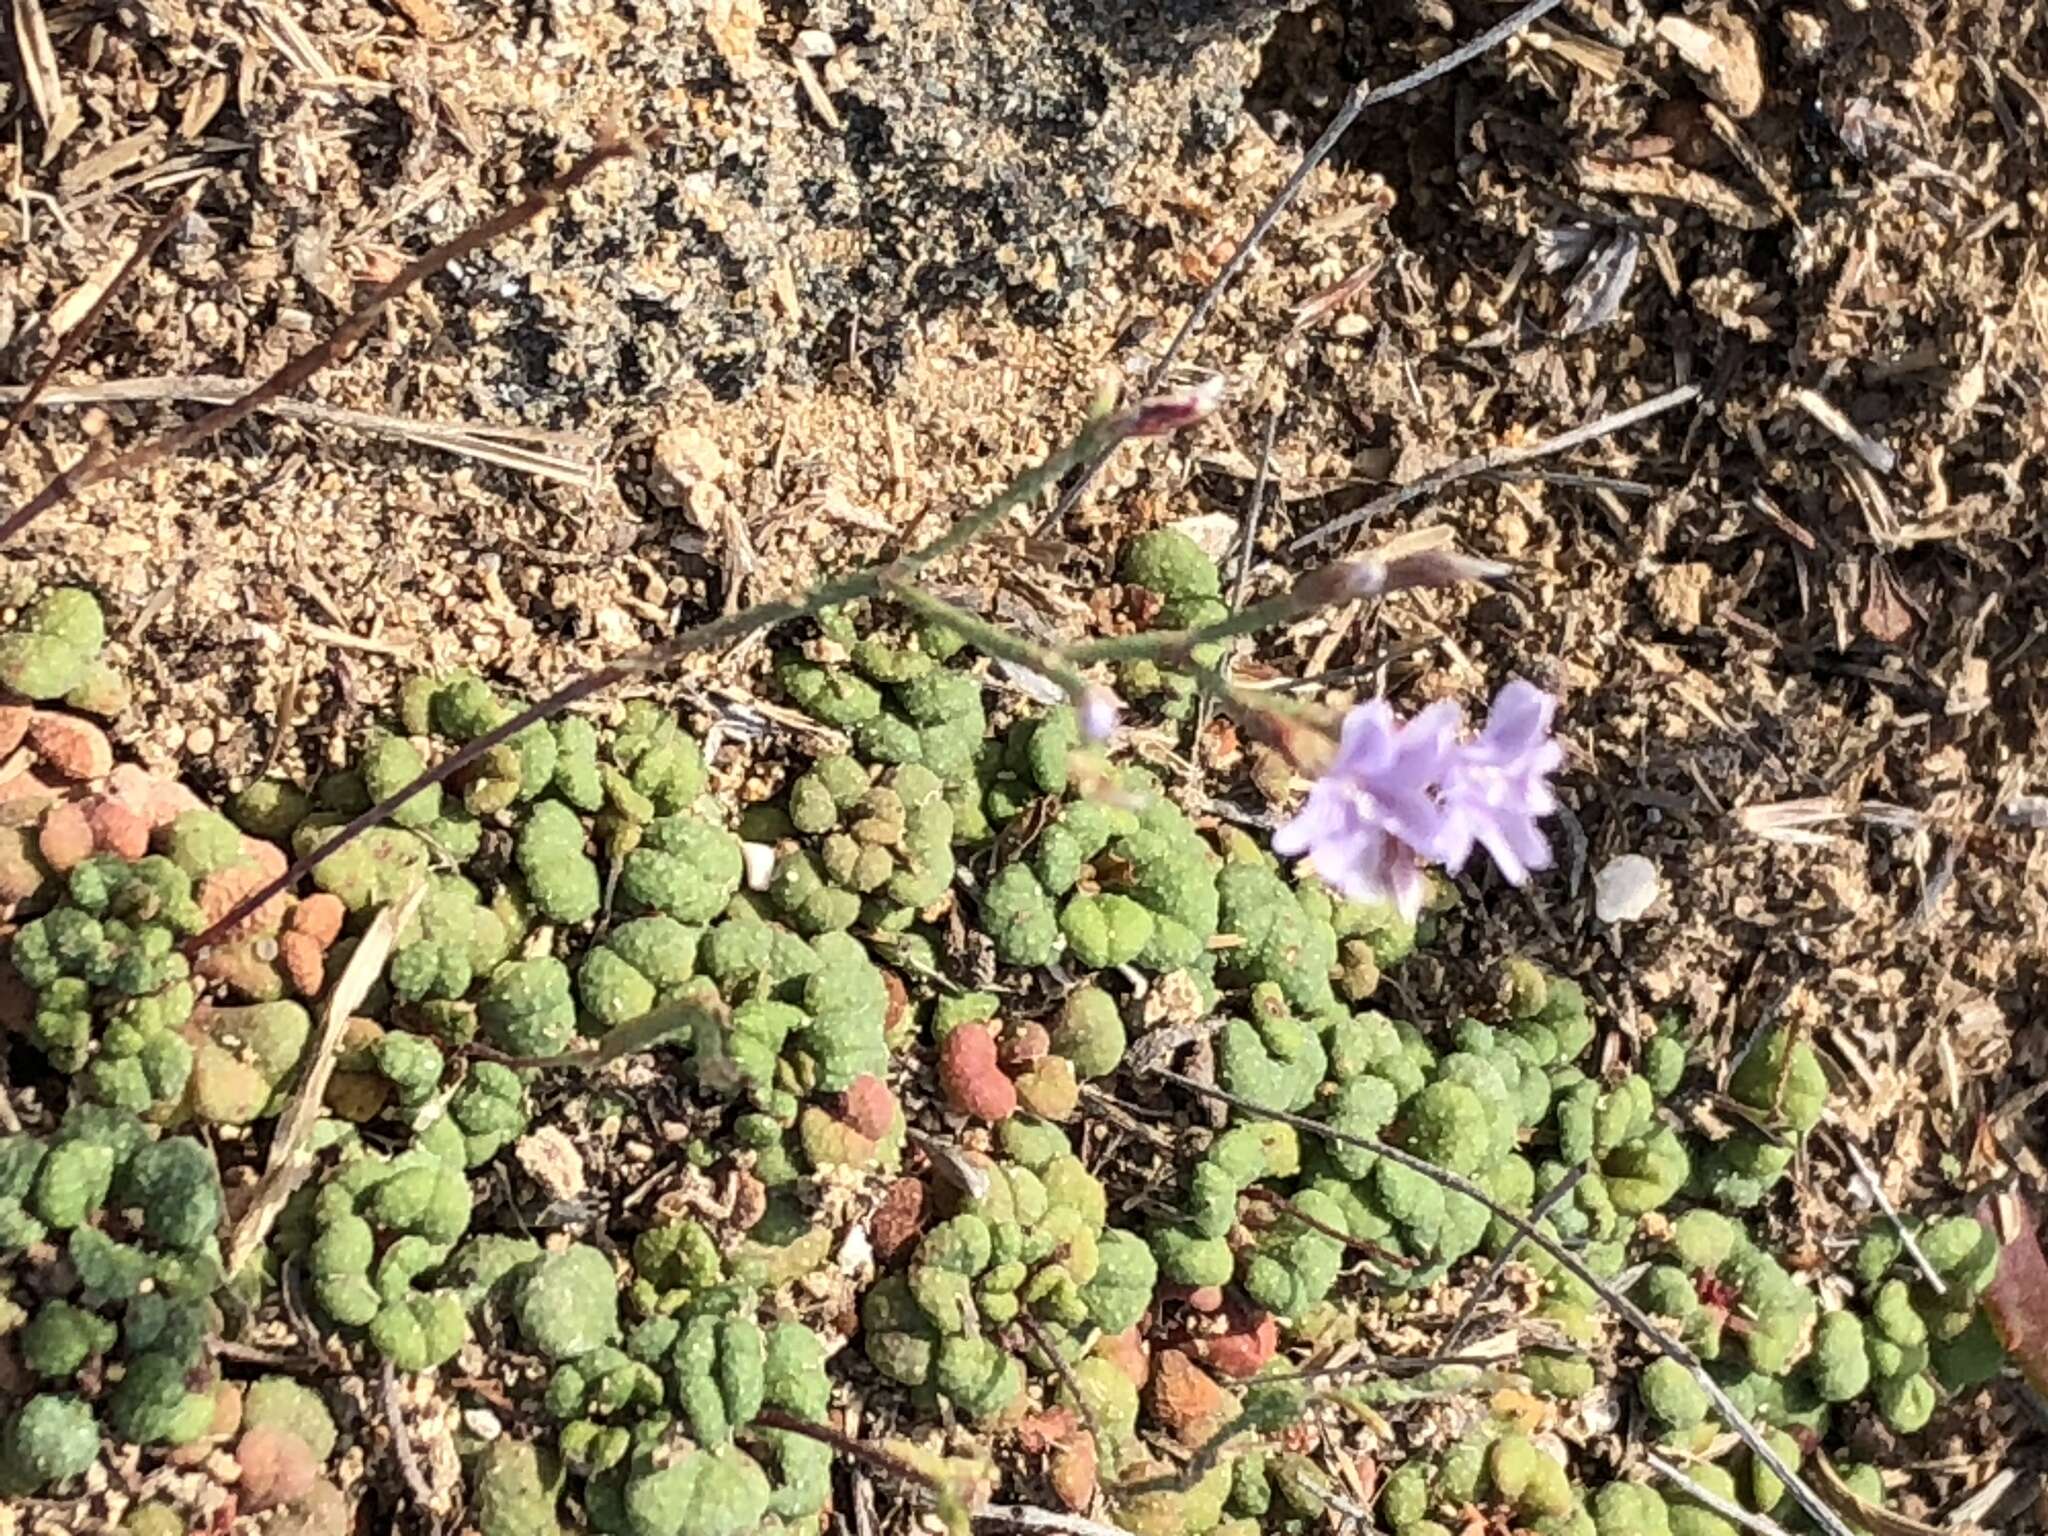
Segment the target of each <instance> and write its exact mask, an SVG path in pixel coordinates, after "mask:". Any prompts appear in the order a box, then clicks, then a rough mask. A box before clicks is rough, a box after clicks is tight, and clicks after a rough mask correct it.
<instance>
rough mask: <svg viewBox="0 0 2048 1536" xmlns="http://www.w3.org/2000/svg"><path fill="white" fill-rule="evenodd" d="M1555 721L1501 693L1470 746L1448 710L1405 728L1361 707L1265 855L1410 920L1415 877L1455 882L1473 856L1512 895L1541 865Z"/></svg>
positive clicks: (1550, 705) (1548, 703)
mask: <svg viewBox="0 0 2048 1536" xmlns="http://www.w3.org/2000/svg"><path fill="white" fill-rule="evenodd" d="M1556 710H1557V701H1556V700H1555V699H1553V698H1552V697H1551V696H1550V695H1549V694H1546V693H1544V692H1543V691H1542V690H1541V689H1538V688H1535V687H1533V686H1531V685H1530V684H1528V683H1524V682H1519V681H1518V682H1514V683H1510V684H1509V685H1508V686H1507V687H1506V688H1503V689H1502V690H1501V692H1500V696H1499V697H1498V698H1497V699H1496V700H1495V701H1494V706H1493V710H1492V713H1491V714H1490V715H1489V717H1488V719H1487V723H1486V728H1485V729H1484V730H1483V731H1482V732H1481V733H1480V734H1479V736H1478V737H1477V738H1475V739H1469V740H1468V739H1465V738H1464V737H1463V735H1462V726H1463V723H1464V719H1463V713H1462V711H1460V710H1459V708H1458V706H1457V705H1456V704H1453V703H1449V702H1444V703H1438V704H1432V705H1430V706H1429V707H1428V708H1427V709H1425V710H1423V711H1422V713H1421V714H1419V715H1417V716H1416V717H1415V718H1414V719H1412V720H1408V721H1405V722H1403V721H1400V720H1397V719H1396V718H1395V715H1394V712H1393V709H1392V707H1391V706H1389V705H1388V704H1387V702H1386V701H1385V700H1384V699H1373V700H1370V701H1368V702H1366V703H1364V704H1360V705H1358V706H1357V707H1356V708H1354V709H1353V710H1352V711H1351V713H1350V714H1349V715H1347V716H1346V717H1345V720H1344V728H1343V732H1342V736H1341V738H1340V740H1339V742H1338V746H1337V756H1336V759H1335V761H1334V762H1332V764H1331V765H1330V767H1329V769H1328V770H1327V771H1326V772H1325V773H1324V774H1323V776H1322V777H1321V778H1320V779H1318V780H1317V781H1316V783H1315V785H1314V786H1313V787H1312V788H1311V789H1310V791H1309V797H1308V803H1307V804H1306V805H1304V806H1303V807H1302V809H1301V811H1300V813H1299V814H1298V815H1297V816H1295V817H1294V819H1293V820H1292V821H1290V822H1288V823H1287V824H1286V825H1285V826H1283V827H1281V828H1280V829H1279V830H1278V831H1277V832H1275V833H1274V834H1273V849H1274V851H1275V852H1276V853H1279V854H1282V855H1284V856H1286V857H1289V858H1294V857H1299V856H1302V855H1304V854H1305V855H1306V856H1307V857H1308V861H1309V866H1310V868H1312V869H1313V870H1314V871H1315V872H1316V874H1317V875H1318V876H1320V877H1321V878H1322V880H1323V881H1324V882H1325V883H1326V884H1328V885H1330V886H1332V887H1333V888H1334V889H1336V890H1338V891H1340V892H1342V893H1343V894H1344V895H1346V896H1349V897H1351V898H1353V899H1354V900H1360V901H1383V902H1389V903H1391V904H1392V905H1393V906H1394V907H1395V908H1396V909H1397V910H1399V911H1400V912H1401V913H1402V914H1403V915H1404V916H1406V917H1410V918H1412V917H1414V916H1415V915H1416V913H1417V912H1419V911H1420V910H1421V907H1422V897H1423V891H1424V888H1425V881H1424V876H1423V866H1424V865H1425V864H1441V865H1443V866H1444V867H1446V868H1448V869H1451V870H1457V869H1459V868H1461V867H1463V865H1464V864H1465V861H1466V860H1467V859H1469V858H1470V857H1471V855H1472V850H1473V848H1474V847H1475V846H1479V847H1484V848H1485V849H1486V851H1487V852H1488V853H1489V854H1491V855H1492V856H1493V859H1494V862H1495V863H1496V864H1498V865H1499V866H1500V870H1501V873H1502V874H1503V875H1505V876H1506V877H1507V878H1508V880H1509V881H1511V882H1512V883H1514V884H1516V885H1520V884H1521V883H1522V882H1523V881H1525V880H1526V879H1527V878H1528V876H1529V872H1530V871H1531V870H1536V869H1541V868H1543V867H1544V866H1545V865H1547V864H1548V863H1549V862H1550V845H1549V843H1548V842H1546V841H1545V839H1544V837H1543V834H1542V832H1541V831H1540V830H1539V828H1538V827H1537V821H1538V820H1539V819H1540V818H1541V817H1543V816H1546V815H1548V814H1549V813H1550V812H1551V811H1553V810H1555V809H1556V808H1557V800H1556V797H1555V796H1554V795H1553V794H1552V793H1551V789H1550V783H1549V776H1550V774H1551V773H1552V772H1553V771H1555V769H1556V768H1557V766H1558V764H1559V763H1560V762H1561V761H1562V760H1563V751H1562V749H1561V748H1560V747H1559V746H1558V745H1557V743H1556V742H1555V741H1554V740H1552V739H1551V735H1550V722H1551V718H1552V716H1553V715H1554V714H1555V713H1556Z"/></svg>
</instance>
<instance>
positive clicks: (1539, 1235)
mask: <svg viewBox="0 0 2048 1536" xmlns="http://www.w3.org/2000/svg"><path fill="white" fill-rule="evenodd" d="M1152 1074H1153V1076H1155V1077H1161V1078H1164V1079H1165V1080H1166V1081H1168V1082H1170V1083H1175V1084H1178V1085H1179V1086H1180V1087H1182V1088H1185V1089H1187V1090H1188V1091H1189V1092H1190V1093H1194V1094H1197V1095H1199V1096H1201V1097H1203V1098H1208V1099H1214V1100H1216V1101H1217V1102H1218V1103H1221V1104H1228V1105H1229V1106H1230V1107H1231V1108H1232V1109H1236V1110H1240V1111H1242V1112H1243V1113H1245V1114H1248V1115H1256V1116H1258V1117H1259V1118H1261V1119H1265V1120H1277V1121H1278V1122H1280V1123H1281V1124H1282V1125H1291V1126H1293V1127H1294V1128H1295V1129H1296V1130H1298V1131H1307V1132H1309V1133H1310V1134H1311V1135H1316V1136H1323V1137H1327V1138H1328V1139H1329V1140H1331V1141H1341V1142H1343V1143H1345V1144H1346V1145H1347V1146H1354V1147H1360V1148H1363V1149H1364V1150H1365V1151H1368V1152H1374V1153H1377V1154H1378V1155H1379V1156H1381V1157H1383V1158H1385V1159H1387V1161H1388V1162H1391V1163H1393V1164H1394V1165H1395V1166H1397V1167H1401V1168H1405V1169H1407V1170H1408V1171H1409V1172H1410V1173H1414V1174H1419V1175H1421V1176H1422V1177H1423V1178H1425V1179H1429V1180H1431V1181H1432V1182H1434V1183H1436V1184H1439V1185H1441V1186H1442V1187H1443V1188H1445V1189H1451V1190H1456V1191H1457V1192H1458V1193H1459V1194H1461V1195H1464V1196H1465V1197H1466V1198H1467V1199H1471V1200H1477V1201H1478V1202H1479V1203H1480V1204H1481V1205H1483V1206H1485V1207H1486V1208H1487V1210H1489V1211H1491V1212H1492V1213H1493V1214H1494V1215H1495V1216H1497V1217H1499V1218H1500V1219H1501V1220H1502V1221H1504V1222H1506V1223H1507V1224H1508V1225H1509V1226H1510V1227H1512V1228H1513V1229H1514V1230H1515V1232H1516V1233H1517V1235H1519V1236H1520V1237H1521V1238H1523V1239H1524V1240H1525V1241H1528V1242H1531V1243H1534V1244H1535V1245H1536V1246H1537V1247H1538V1248H1541V1249H1542V1250H1543V1251H1544V1252H1545V1253H1547V1254H1549V1255H1550V1257H1551V1258H1552V1259H1554V1260H1556V1261H1557V1263H1558V1265H1559V1266H1560V1267H1562V1268H1563V1269H1564V1270H1565V1271H1566V1273H1568V1274H1570V1275H1571V1277H1572V1278H1573V1279H1575V1280H1577V1281H1578V1282H1579V1283H1580V1284H1581V1285H1583V1286H1585V1287H1586V1288H1587V1289H1588V1290H1590V1291H1592V1292H1593V1294H1594V1295H1596V1296H1598V1297H1599V1298H1600V1299H1601V1300H1602V1301H1603V1302H1605V1303H1606V1304H1607V1306H1608V1308H1609V1309H1610V1310H1611V1311H1613V1312H1614V1314H1615V1315H1616V1316H1617V1317H1619V1318H1620V1319H1621V1320H1622V1321H1623V1322H1625V1323H1627V1324H1628V1325H1629V1326H1630V1327H1631V1328H1633V1329H1635V1331H1636V1332H1637V1333H1639V1334H1641V1335H1642V1337H1643V1338H1644V1340H1645V1341H1647V1342H1648V1343H1649V1344H1650V1345H1651V1346H1652V1347H1653V1348H1655V1349H1656V1350H1657V1351H1658V1352H1659V1353H1660V1354H1663V1355H1665V1356H1667V1357H1668V1358H1670V1359H1672V1360H1676V1361H1677V1362H1678V1363H1679V1364H1680V1365H1681V1366H1683V1367H1684V1368H1685V1369H1686V1370H1687V1371H1688V1372H1690V1373H1691V1375H1692V1378H1693V1380H1694V1381H1696V1382H1698V1383H1699V1385H1700V1388H1701V1390H1702V1391H1704V1392H1705V1393H1706V1394H1707V1397H1708V1400H1709V1401H1711V1402H1712V1403H1713V1405H1714V1407H1715V1410H1716V1411H1717V1412H1719V1413H1720V1415H1721V1417H1722V1419H1723V1420H1724V1421H1725V1422H1726V1423H1727V1424H1728V1426H1729V1427H1730V1428H1731V1429H1733V1430H1734V1431H1735V1434H1736V1435H1737V1437H1738V1438H1739V1439H1740V1440H1741V1441H1742V1443H1743V1444H1744V1445H1746V1446H1748V1447H1749V1451H1750V1454H1751V1455H1752V1456H1754V1457H1756V1458H1757V1460H1758V1461H1760V1462H1762V1463H1763V1464H1764V1466H1765V1467H1767V1468H1769V1469H1770V1471H1771V1474H1772V1475H1773V1476H1775V1477H1776V1478H1777V1479H1778V1481H1779V1482H1781V1483H1783V1484H1784V1485H1785V1487H1786V1489H1787V1491H1789V1492H1790V1493H1791V1495H1792V1496H1793V1498H1795V1499H1796V1500H1798V1502H1799V1507H1800V1508H1801V1509H1803V1510H1805V1511H1806V1513H1807V1514H1808V1515H1809V1516H1810V1517H1811V1518H1812V1519H1813V1522H1814V1523H1815V1524H1816V1525H1818V1526H1819V1527H1820V1528H1821V1530H1822V1531H1824V1532H1826V1536H1853V1533H1852V1532H1851V1531H1850V1529H1849V1527H1848V1526H1846V1525H1844V1524H1843V1523H1842V1518H1841V1516H1839V1515H1837V1514H1836V1513H1835V1511H1834V1510H1833V1509H1832V1508H1831V1507H1830V1506H1829V1505H1828V1503H1827V1501H1826V1500H1825V1499H1823V1498H1821V1496H1820V1495H1819V1494H1817V1493H1815V1492H1814V1491H1813V1489H1812V1488H1811V1487H1809V1486H1808V1485H1807V1484H1806V1482H1805V1481H1804V1480H1802V1479H1801V1477H1800V1476H1799V1473H1798V1471H1797V1470H1796V1469H1794V1468H1793V1467H1792V1466H1791V1465H1790V1464H1789V1463H1788V1462H1787V1461H1786V1460H1785V1458H1784V1457H1782V1456H1780V1455H1779V1454H1778V1453H1777V1451H1776V1450H1774V1449H1773V1448H1772V1447H1771V1443H1770V1442H1769V1441H1768V1440H1766V1439H1764V1437H1763V1436H1762V1435H1761V1434H1760V1433H1758V1431H1757V1428H1756V1426H1755V1425H1753V1424H1751V1423H1750V1422H1749V1420H1748V1419H1747V1418H1745V1417H1744V1416H1743V1413H1742V1410H1741V1409H1740V1408H1738V1407H1737V1406H1736V1405H1735V1401H1734V1399H1732V1398H1731V1397H1729V1396H1728V1393H1727V1392H1726V1391H1725V1390H1724V1389H1723V1388H1722V1386H1721V1384H1720V1383H1719V1382H1718V1381H1716V1380H1714V1378H1713V1377H1712V1376H1710V1375H1709V1374H1708V1373H1707V1369H1706V1367H1705V1366H1703V1365H1701V1364H1700V1362H1699V1357H1698V1356H1696V1355H1695V1354H1693V1352H1692V1351H1691V1350H1689V1349H1687V1348H1686V1347H1685V1346H1684V1345H1683V1344H1681V1343H1680V1342H1679V1341H1678V1340H1677V1339H1674V1338H1672V1337H1671V1335H1670V1334H1668V1333H1666V1332H1665V1331H1664V1330H1663V1329H1662V1328H1659V1327H1658V1326H1657V1324H1656V1321H1655V1320H1654V1319H1653V1318H1651V1316H1650V1314H1649V1313H1647V1312H1645V1311H1644V1310H1643V1309H1642V1308H1641V1307H1639V1306H1637V1305H1636V1304H1635V1303H1634V1302H1633V1301H1630V1300H1629V1299H1628V1297H1626V1296H1624V1295H1623V1294H1622V1293H1621V1292H1620V1291H1617V1290H1616V1289H1615V1288H1614V1287H1613V1286H1612V1285H1610V1284H1608V1283H1607V1282H1606V1281H1605V1280H1603V1279H1602V1278H1601V1277H1600V1276H1598V1275H1596V1274H1594V1273H1593V1271H1592V1270H1590V1269H1588V1268H1587V1267H1586V1265H1585V1263H1584V1261H1583V1260H1581V1259H1580V1258H1579V1257H1578V1255H1576V1254H1574V1253H1573V1252H1572V1251H1571V1250H1570V1249H1569V1248H1567V1247H1565V1246H1564V1244H1562V1243H1560V1242H1558V1241H1557V1240H1556V1239H1555V1238H1553V1237H1552V1236H1550V1234H1549V1233H1547V1232H1544V1231H1542V1230H1541V1229H1540V1228H1538V1227H1536V1226H1533V1225H1531V1223H1530V1221H1529V1219H1528V1218H1527V1217H1526V1216H1523V1215H1521V1214H1520V1213H1519V1212H1516V1211H1511V1210H1509V1209H1508V1208H1507V1207H1506V1206H1504V1205H1502V1204H1501V1203H1500V1202H1499V1201H1498V1200H1496V1199H1494V1198H1493V1196H1492V1195H1490V1194H1488V1193H1487V1192H1486V1191H1485V1190H1484V1189H1482V1188H1480V1187H1479V1186H1478V1185H1477V1184H1474V1183H1473V1182H1472V1181H1471V1180H1470V1179H1467V1178H1464V1177H1462V1176H1461V1175H1459V1174H1455V1173H1452V1172H1451V1171H1450V1170H1449V1169H1448V1168H1439V1167H1438V1166H1437V1165H1436V1164H1435V1163H1432V1162H1429V1161H1427V1160H1425V1159H1423V1158H1420V1157H1417V1156H1415V1154H1414V1153H1412V1152H1407V1151H1403V1150H1402V1149H1401V1148H1400V1147H1396V1146H1390V1145H1389V1144H1388V1143H1386V1142H1383V1141H1375V1140H1374V1139H1373V1138H1371V1137H1370V1136H1357V1135H1354V1134H1352V1133H1351V1132H1350V1131H1346V1130H1341V1129H1339V1128H1338V1127H1336V1126H1334V1125H1329V1124H1326V1123H1325V1122H1323V1121H1321V1120H1311V1119H1309V1118H1308V1117H1307V1116H1305V1115H1294V1114H1289V1113H1287V1112H1286V1111H1285V1110H1279V1109H1269V1108H1267V1107H1266V1106H1265V1105H1263V1104H1258V1103H1254V1102H1253V1101H1252V1100H1250V1099H1247V1098H1244V1097H1242V1096H1241V1095H1239V1094H1235V1093H1231V1092H1228V1091H1227V1090H1225V1089H1222V1088H1217V1087H1214V1086H1212V1085H1211V1084H1208V1083H1200V1082H1197V1081H1195V1079H1193V1078H1192V1077H1186V1076H1183V1075H1182V1074H1181V1073H1179V1072H1175V1071H1172V1070H1170V1069H1168V1068H1166V1067H1154V1068H1152Z"/></svg>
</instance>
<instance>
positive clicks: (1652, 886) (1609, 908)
mask: <svg viewBox="0 0 2048 1536" xmlns="http://www.w3.org/2000/svg"><path fill="white" fill-rule="evenodd" d="M1663 893H1664V883H1663V881H1661V880H1660V879H1658V877H1657V866H1656V865H1654V864H1652V863H1651V862H1650V861H1649V860H1648V859H1646V858H1644V857H1643V856H1642V855H1641V854H1640V853H1624V854H1621V855H1619V856H1617V857H1615V858H1612V859H1609V860H1608V861H1607V862H1606V863H1605V864H1603V865H1602V866H1601V867H1600V872H1599V873H1598V874H1597V875H1595V876H1594V877H1593V910H1594V912H1595V913H1597V914H1598V915H1599V918H1600V921H1601V922H1603V923H1633V922H1638V921H1640V920H1641V919H1642V917H1643V914H1644V913H1646V912H1648V911H1649V910H1650V908H1651V907H1653V906H1655V905H1656V904H1657V898H1658V897H1659V896H1661V895H1662V894H1663Z"/></svg>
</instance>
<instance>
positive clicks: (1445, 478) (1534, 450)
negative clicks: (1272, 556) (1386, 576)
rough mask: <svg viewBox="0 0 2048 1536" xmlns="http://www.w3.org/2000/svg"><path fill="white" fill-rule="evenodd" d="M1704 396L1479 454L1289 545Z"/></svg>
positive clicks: (1689, 394) (1632, 410) (1644, 407)
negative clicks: (1540, 439) (1532, 441)
mask: <svg viewBox="0 0 2048 1536" xmlns="http://www.w3.org/2000/svg"><path fill="white" fill-rule="evenodd" d="M1699 396H1700V387H1699V386H1698V385H1697V384H1681V385H1680V386H1679V387H1678V388H1676V389H1667V390H1666V391H1665V392H1664V393H1663V394H1661V395H1653V396H1651V397H1650V398H1649V399H1648V400H1645V401H1643V402H1642V403H1641V404H1639V405H1632V406H1629V407H1628V408H1627V409H1626V410H1620V411H1612V412H1610V413H1609V414H1607V415H1605V416H1601V417H1599V418H1597V419H1595V420H1593V421H1588V422H1583V423H1581V424H1580V425H1578V426H1576V427H1573V428H1572V429H1571V430H1570V431H1568V432H1560V433H1558V434H1557V436H1555V437H1547V438H1545V439H1543V441H1542V442H1540V443H1525V444H1523V445H1521V446H1520V447H1516V448H1489V449H1487V450H1486V451H1485V452H1484V453H1475V454H1473V455H1471V457H1469V458H1463V459H1460V460H1458V461H1457V463H1455V464H1446V465H1445V466H1444V467H1443V468H1442V469H1439V470H1437V471H1435V472H1434V473H1432V474H1427V475H1423V476H1421V477H1420V478H1419V479H1415V480H1411V481H1409V482H1408V483H1407V484H1406V485H1401V486H1396V487H1395V488H1394V489H1393V490H1391V491H1388V492H1387V493H1386V494H1385V495H1384V496H1377V497H1375V498H1374V499H1373V500H1371V501H1369V502H1367V503H1366V504H1365V505H1364V506H1362V507H1360V508H1359V509H1358V510H1357V511H1355V512H1346V513H1345V514H1344V515H1343V516H1342V517H1338V518H1332V519H1331V520H1330V521H1329V522H1327V523H1325V524H1323V525H1322V527H1320V528H1311V529H1309V531H1308V532H1307V533H1304V534H1302V535H1300V536H1299V537H1298V538H1296V539H1295V541H1294V542H1293V543H1292V544H1290V545H1288V546H1287V547H1288V548H1289V549H1303V548H1305V547H1307V546H1308V545H1310V544H1320V543H1321V542H1322V541H1323V540H1324V539H1328V538H1332V537H1334V536H1336V535H1337V534H1339V533H1342V532H1343V531H1344V530H1345V529H1346V528H1355V527H1357V526H1358V525H1359V524H1360V523H1365V524H1367V525H1370V524H1372V523H1373V522H1375V521H1377V520H1378V519H1379V518H1380V517H1381V516H1382V515H1384V514H1386V513H1388V512H1391V511H1393V510H1394V509H1395V508H1396V507H1400V506H1405V505H1406V504H1407V503H1409V502H1411V501H1414V500H1415V499H1416V498H1417V497H1419V496H1427V495H1429V494H1430V493H1431V492H1433V491H1440V490H1442V489H1443V488H1444V487H1445V486H1447V485H1453V484H1455V483H1456V482H1458V481H1460V480H1467V479H1470V478H1471V477H1472V476H1474V475H1479V474H1485V473H1487V472H1488V471H1491V470H1497V469H1502V468H1505V467H1506V466H1508V465H1512V464H1526V463H1528V462H1529V461H1531V460H1532V459H1543V458H1548V457H1550V455H1552V454H1554V453H1563V452H1564V451H1565V450H1566V449H1568V448H1576V447H1578V446H1580V445H1581V444H1583V443H1590V442H1596V441H1598V440H1599V439H1600V438H1603V437H1606V436H1608V435H1609V434H1611V433H1615V432H1619V431H1621V430H1622V429H1623V428H1624V427H1632V426H1634V425H1635V424H1636V423H1637V422H1639V421H1648V420H1649V419H1650V418H1651V417H1653V416H1661V415H1663V414H1664V413H1665V412H1666V411H1675V410H1677V409H1678V408H1679V407H1680V406H1681V405H1688V404H1690V403H1691V402H1692V401H1694V400H1697V399H1698V398H1699Z"/></svg>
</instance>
